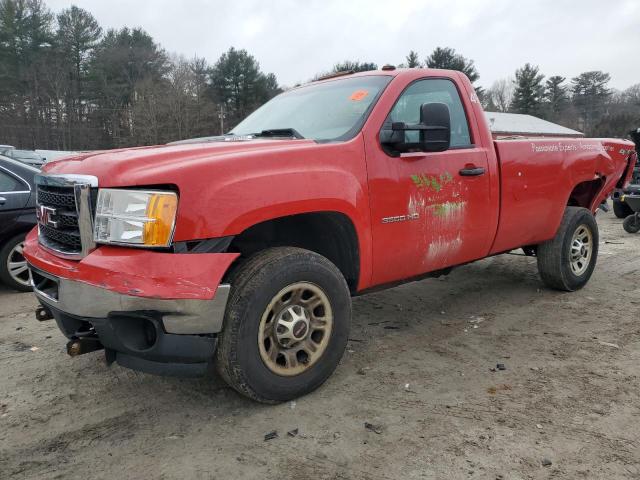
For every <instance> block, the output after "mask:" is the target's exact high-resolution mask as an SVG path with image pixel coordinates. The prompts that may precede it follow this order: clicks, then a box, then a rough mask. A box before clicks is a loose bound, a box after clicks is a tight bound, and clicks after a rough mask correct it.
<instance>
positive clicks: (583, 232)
mask: <svg viewBox="0 0 640 480" xmlns="http://www.w3.org/2000/svg"><path fill="white" fill-rule="evenodd" d="M592 255H593V235H592V233H591V230H590V229H589V227H587V226H586V225H580V226H579V227H578V228H576V230H575V232H574V233H573V238H572V239H571V253H570V256H571V258H570V262H571V271H572V272H573V274H574V275H575V276H577V277H579V276H580V275H582V274H583V273H584V272H586V271H587V269H588V268H589V264H590V263H591V256H592Z"/></svg>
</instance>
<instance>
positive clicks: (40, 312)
mask: <svg viewBox="0 0 640 480" xmlns="http://www.w3.org/2000/svg"><path fill="white" fill-rule="evenodd" d="M52 318H53V314H52V313H51V310H49V309H48V308H47V307H44V306H42V305H40V306H39V307H38V308H36V320H38V321H39V322H45V321H47V320H51V319H52Z"/></svg>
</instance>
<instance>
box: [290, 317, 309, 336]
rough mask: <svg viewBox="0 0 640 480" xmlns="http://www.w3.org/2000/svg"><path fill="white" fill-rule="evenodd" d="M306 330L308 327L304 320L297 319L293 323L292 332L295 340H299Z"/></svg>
mask: <svg viewBox="0 0 640 480" xmlns="http://www.w3.org/2000/svg"><path fill="white" fill-rule="evenodd" d="M307 330H309V327H308V326H307V322H306V320H299V321H297V322H296V323H295V324H294V325H293V328H292V333H293V336H294V337H295V338H296V339H297V340H300V339H302V338H304V336H305V335H306V334H307Z"/></svg>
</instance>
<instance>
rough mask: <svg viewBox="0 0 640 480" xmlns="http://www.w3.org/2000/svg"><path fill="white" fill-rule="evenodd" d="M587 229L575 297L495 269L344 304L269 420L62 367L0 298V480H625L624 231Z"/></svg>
mask: <svg viewBox="0 0 640 480" xmlns="http://www.w3.org/2000/svg"><path fill="white" fill-rule="evenodd" d="M599 224H600V227H601V242H602V244H601V246H600V249H601V250H600V258H599V263H598V267H597V269H596V272H595V274H594V276H593V278H592V279H591V282H590V283H589V284H588V285H587V287H585V288H584V289H583V290H581V291H579V292H576V293H560V292H555V291H551V290H548V289H546V288H545V287H544V286H543V285H542V284H541V282H540V280H539V279H538V276H537V270H536V266H535V259H532V258H528V257H524V256H514V255H503V256H500V257H495V258H491V259H486V260H483V261H481V262H477V263H475V264H472V265H467V266H465V267H461V268H459V269H456V270H454V271H453V273H451V275H449V276H448V277H443V278H440V279H432V280H425V281H422V282H416V283H411V284H407V285H404V286H401V287H398V288H395V289H392V290H387V291H384V292H380V293H376V294H371V295H367V296H364V297H360V298H357V299H355V300H354V322H353V324H354V326H353V332H352V334H351V339H352V340H351V341H350V342H349V347H348V352H347V353H346V354H345V357H344V360H343V362H342V363H341V365H340V367H339V368H338V370H337V372H336V373H335V374H334V375H333V377H331V378H330V379H329V381H328V382H327V383H326V384H325V385H324V386H323V387H322V388H320V389H319V390H318V391H316V392H315V393H313V394H311V395H308V396H307V397H304V398H301V399H299V400H298V401H297V402H292V403H287V404H283V405H279V406H275V407H274V406H264V405H259V404H256V403H252V402H251V401H249V400H246V399H244V398H242V397H240V396H239V395H237V394H236V393H235V392H233V391H232V390H230V389H229V388H227V387H226V386H225V385H224V384H223V383H222V381H221V380H219V379H218V378H215V377H213V378H206V379H196V380H194V379H175V378H162V377H155V376H151V375H145V374H140V373H135V372H131V371H128V370H125V369H123V368H120V367H118V366H115V365H114V366H113V367H111V368H107V367H106V366H105V365H104V360H103V354H102V353H101V352H97V353H93V354H88V355H83V356H81V357H78V358H75V359H72V358H70V357H68V356H67V355H66V354H65V350H64V346H65V339H64V338H63V336H62V334H61V333H60V332H59V331H58V330H57V327H56V325H55V323H53V322H45V323H38V322H37V321H36V320H35V319H34V318H33V313H32V312H33V310H34V308H35V305H36V302H35V300H34V298H33V297H32V296H31V295H30V294H17V293H13V292H10V291H8V290H0V373H1V375H0V477H1V478H11V479H20V478H38V479H44V478H64V479H74V478H79V479H86V478H109V479H110V478H135V479H146V478H149V479H158V478H162V479H170V478H171V479H173V478H176V479H214V478H215V479H237V478H243V479H271V478H273V479H275V478H278V479H306V478H312V477H313V478H315V479H372V480H375V479H414V478H415V479H418V478H420V479H424V478H434V479H458V478H464V479H467V478H471V479H473V478H478V479H491V480H493V479H498V478H500V479H505V480H506V479H528V478H533V479H537V478H571V479H580V478H594V479H607V480H609V479H618V478H636V479H637V478H640V433H639V430H638V424H639V422H640V402H639V400H638V398H639V397H640V368H639V366H638V365H639V364H640V323H639V321H638V320H639V315H638V313H639V310H640V287H639V283H638V282H639V280H640V275H639V272H640V235H635V236H633V235H629V234H626V233H625V232H624V231H623V230H622V226H621V221H620V220H617V219H615V218H614V217H613V216H612V215H611V214H606V215H601V216H600V215H599ZM498 363H502V364H504V365H505V367H506V370H504V371H495V372H493V371H491V369H492V368H495V367H496V364H498ZM365 423H368V424H370V427H369V428H365ZM274 430H275V431H277V434H278V436H277V437H276V438H274V439H272V440H268V441H265V440H264V437H265V434H268V433H269V432H272V431H274ZM294 430H295V431H297V434H295V432H292V434H291V435H288V434H287V432H290V431H294Z"/></svg>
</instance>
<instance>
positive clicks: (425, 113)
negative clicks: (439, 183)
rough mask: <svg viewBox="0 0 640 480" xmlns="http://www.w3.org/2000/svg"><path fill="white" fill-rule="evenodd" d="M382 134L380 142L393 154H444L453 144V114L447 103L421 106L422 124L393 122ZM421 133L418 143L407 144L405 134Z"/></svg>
mask: <svg viewBox="0 0 640 480" xmlns="http://www.w3.org/2000/svg"><path fill="white" fill-rule="evenodd" d="M385 127H386V128H383V129H382V131H381V132H380V141H381V143H382V145H383V146H384V147H386V148H387V149H389V150H391V151H392V152H397V153H405V152H414V151H422V152H444V151H445V150H448V149H449V146H450V143H451V114H450V113H449V107H448V106H447V104H445V103H424V104H422V105H421V106H420V123H418V124H416V125H407V124H406V123H404V122H393V123H392V124H391V128H390V129H389V128H388V125H387V126H385ZM414 131H415V132H419V134H418V138H417V141H415V142H407V139H406V135H405V132H414Z"/></svg>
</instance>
